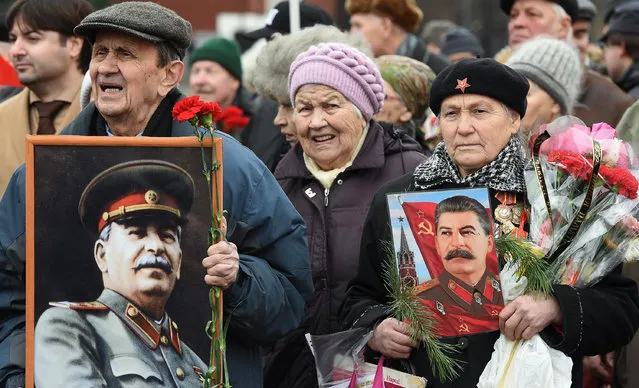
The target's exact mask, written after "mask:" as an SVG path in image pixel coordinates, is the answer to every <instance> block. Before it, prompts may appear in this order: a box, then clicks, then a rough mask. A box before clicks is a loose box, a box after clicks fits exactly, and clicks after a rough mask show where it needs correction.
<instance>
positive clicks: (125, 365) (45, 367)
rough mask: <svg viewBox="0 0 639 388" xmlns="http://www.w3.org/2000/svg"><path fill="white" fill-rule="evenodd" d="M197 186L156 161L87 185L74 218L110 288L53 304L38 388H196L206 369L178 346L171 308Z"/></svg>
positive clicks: (40, 338) (116, 170)
mask: <svg viewBox="0 0 639 388" xmlns="http://www.w3.org/2000/svg"><path fill="white" fill-rule="evenodd" d="M193 193H194V183H193V179H192V178H191V176H190V175H189V174H188V173H187V172H186V171H184V170H183V169H182V168H180V167H178V166H176V165H174V164H171V163H168V162H164V161H159V160H139V161H134V162H126V163H122V164H118V165H115V166H113V167H111V168H109V169H107V170H105V171H103V172H102V173H100V174H98V175H97V176H96V177H95V178H94V179H93V180H91V182H90V183H89V184H88V185H87V187H86V188H85V189H84V192H83V193H82V196H81V198H80V201H79V206H78V211H79V214H80V219H81V221H82V223H83V225H84V226H85V227H86V228H88V229H90V230H91V231H93V232H95V233H96V234H97V235H98V237H97V240H96V242H95V245H94V251H93V255H94V258H95V262H96V264H97V267H98V268H99V270H100V272H101V274H102V281H103V285H104V290H103V292H102V293H101V295H100V296H99V297H98V299H97V300H96V301H92V302H84V303H77V302H55V303H50V305H51V306H53V307H50V308H49V309H47V310H46V311H45V312H44V313H43V314H42V316H41V317H40V319H39V320H38V323H37V325H36V330H35V340H34V341H35V362H34V373H35V382H36V386H38V387H43V388H47V387H160V386H161V387H195V386H199V385H201V384H202V380H201V378H202V374H203V373H205V372H206V369H207V366H206V364H205V363H204V362H202V360H201V359H200V358H199V357H198V356H197V355H196V354H195V353H194V352H193V351H192V350H191V349H190V348H189V347H188V346H187V345H186V344H185V343H184V342H182V341H181V340H180V336H179V330H178V324H177V323H176V322H175V321H173V320H172V319H171V318H170V317H169V316H168V314H167V313H166V312H165V310H164V309H165V305H166V303H167V300H168V299H169V296H170V295H171V292H172V291H173V288H174V287H175V283H176V281H177V280H179V278H180V267H181V265H182V249H181V246H180V241H181V238H182V226H183V225H184V223H185V222H186V216H187V213H188V212H189V210H190V208H191V205H192V203H193V195H194V194H193Z"/></svg>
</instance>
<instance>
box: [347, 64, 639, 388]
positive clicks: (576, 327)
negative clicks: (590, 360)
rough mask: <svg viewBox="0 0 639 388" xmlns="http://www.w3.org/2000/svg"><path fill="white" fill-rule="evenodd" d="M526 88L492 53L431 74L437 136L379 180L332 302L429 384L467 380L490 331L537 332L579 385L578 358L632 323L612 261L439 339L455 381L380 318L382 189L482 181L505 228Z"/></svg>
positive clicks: (636, 318) (472, 380)
mask: <svg viewBox="0 0 639 388" xmlns="http://www.w3.org/2000/svg"><path fill="white" fill-rule="evenodd" d="M527 92H528V82H527V81H526V79H525V78H523V77H522V76H521V75H519V74H518V73H516V72H515V71H514V70H512V69H510V68H508V67H507V66H505V65H502V64H500V63H498V62H496V61H495V60H493V59H466V60H462V61H460V62H458V63H457V64H454V65H451V66H449V67H448V68H447V69H446V70H444V71H443V72H442V73H440V74H439V75H438V76H437V78H436V79H435V82H434V83H433V87H432V91H431V96H430V106H431V108H432V110H433V112H434V113H435V114H436V115H437V116H438V117H439V120H440V128H441V133H442V136H443V142H442V143H440V144H439V145H438V146H437V148H436V149H435V151H434V154H433V156H432V157H431V158H429V159H428V160H426V161H425V162H423V163H422V164H421V165H420V166H418V167H417V168H416V169H415V171H414V173H412V174H409V175H405V176H403V177H400V178H398V179H396V180H394V181H391V182H389V183H387V184H386V185H384V186H382V188H381V189H380V190H379V191H378V192H377V193H376V195H375V198H374V199H373V203H372V205H371V209H370V211H369V214H368V218H367V220H366V223H365V224H364V231H363V234H362V242H361V251H360V263H359V269H358V274H357V276H356V277H355V279H354V280H353V281H352V282H351V283H350V285H349V288H348V291H347V295H346V299H345V301H344V304H343V305H342V310H341V320H342V324H343V325H344V327H345V328H355V327H366V328H370V329H371V330H374V334H373V336H372V338H371V339H370V340H369V341H368V355H369V356H373V357H374V356H379V354H380V353H381V354H383V355H384V356H385V357H386V358H387V359H388V358H391V359H395V360H402V362H401V363H400V362H397V363H393V366H394V367H398V365H402V366H410V367H411V368H410V370H411V372H413V373H415V374H417V375H420V376H424V377H426V378H427V379H428V387H429V388H439V387H475V386H477V382H478V380H479V376H480V375H481V373H482V372H483V370H484V367H485V366H486V364H487V363H488V361H489V360H490V357H491V354H492V352H493V345H494V343H495V341H496V340H497V338H498V337H499V335H500V331H501V332H502V333H503V334H504V335H505V336H506V337H507V338H508V339H510V340H518V339H522V338H523V339H529V338H530V337H532V336H533V335H534V334H541V336H542V338H543V339H544V340H545V341H546V343H547V344H548V345H549V346H551V347H552V348H555V349H558V350H560V351H562V352H564V353H565V354H567V355H568V356H570V357H571V358H572V361H573V369H572V382H573V383H572V386H573V387H581V385H582V384H581V370H582V364H581V358H582V356H584V355H594V354H604V353H607V352H609V351H611V350H612V349H615V348H618V347H620V346H623V345H625V344H626V343H628V342H629V341H630V340H631V339H632V338H633V335H634V334H635V331H636V330H637V327H638V326H639V295H638V294H637V287H636V285H635V283H634V282H633V281H631V280H629V279H626V278H624V277H622V276H621V275H620V271H621V268H617V269H616V270H615V271H613V273H611V274H610V275H608V276H607V277H605V278H604V279H603V280H602V281H601V282H599V283H597V284H596V285H595V286H593V287H590V288H586V289H575V288H572V287H570V286H566V285H555V286H554V287H553V293H552V296H550V297H547V298H534V297H532V296H526V295H525V296H521V297H519V298H517V299H515V300H514V301H512V302H511V303H509V304H508V306H507V307H505V308H504V309H503V310H502V311H501V313H499V328H500V331H497V330H496V331H490V332H484V333H480V334H472V335H469V334H466V333H465V331H466V332H467V330H464V329H465V328H464V327H460V328H459V330H458V335H456V336H452V337H445V338H443V341H444V342H446V343H449V344H455V345H457V348H458V351H459V352H458V353H456V354H455V355H454V357H455V358H456V359H458V360H459V361H461V365H462V367H463V370H462V371H461V373H460V375H459V377H458V378H457V379H455V380H453V381H446V382H441V381H439V380H438V379H437V378H436V377H435V376H433V373H432V371H431V365H430V361H429V359H428V355H427V352H426V351H425V349H424V347H423V346H417V344H414V343H412V341H411V340H410V337H409V336H408V335H407V333H408V327H407V325H406V324H405V323H403V322H398V321H397V320H395V319H393V318H390V314H389V310H388V303H389V295H388V292H387V291H386V288H385V286H384V281H383V279H382V274H383V273H384V270H383V268H384V263H383V261H384V260H387V254H386V250H385V246H386V242H390V241H392V236H391V229H390V222H389V218H388V217H389V215H388V208H387V200H386V195H387V194H388V193H397V192H405V191H419V190H433V189H451V188H464V187H488V189H489V191H490V194H491V195H490V198H491V202H492V203H491V208H493V209H497V207H498V206H501V207H502V208H508V209H509V210H511V211H510V212H509V213H510V214H512V215H513V216H512V218H510V219H508V220H504V219H503V217H493V218H494V219H495V229H496V231H497V232H498V233H500V234H503V233H510V231H512V229H513V227H514V228H516V227H518V226H519V223H520V221H521V219H520V218H518V217H516V216H514V215H517V214H522V213H523V212H522V211H521V210H522V209H523V207H524V206H525V204H526V186H525V180H524V165H525V156H524V152H523V149H522V144H521V142H520V141H519V139H518V136H517V133H518V131H519V129H520V123H521V118H522V117H523V116H524V114H525V113H526V94H527ZM468 286H469V287H473V285H468ZM432 313H433V314H437V313H440V312H437V311H434V312H432ZM460 326H461V325H460ZM407 361H408V362H407Z"/></svg>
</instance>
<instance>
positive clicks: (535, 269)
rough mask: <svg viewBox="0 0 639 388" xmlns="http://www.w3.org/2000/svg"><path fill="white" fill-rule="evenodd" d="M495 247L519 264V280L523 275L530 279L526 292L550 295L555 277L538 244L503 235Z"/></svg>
mask: <svg viewBox="0 0 639 388" xmlns="http://www.w3.org/2000/svg"><path fill="white" fill-rule="evenodd" d="M495 248H496V250H497V254H498V255H499V256H500V257H504V258H506V260H507V261H509V262H512V263H517V264H518V265H519V269H518V270H517V280H519V279H521V277H522V276H525V277H526V279H528V285H527V286H526V289H525V290H524V294H542V295H550V293H551V292H552V278H553V277H552V274H551V271H550V269H549V267H550V266H549V265H548V262H547V261H546V260H544V257H545V255H544V252H543V251H542V250H541V249H540V248H539V247H538V246H537V245H535V244H533V243H531V242H529V241H523V240H519V239H517V238H515V237H511V236H508V235H502V236H500V237H498V238H496V239H495Z"/></svg>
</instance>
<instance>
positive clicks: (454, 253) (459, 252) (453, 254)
mask: <svg viewBox="0 0 639 388" xmlns="http://www.w3.org/2000/svg"><path fill="white" fill-rule="evenodd" d="M457 257H460V258H462V259H468V260H475V256H474V255H473V254H472V253H471V252H470V251H469V250H466V249H460V248H457V249H453V250H451V251H448V253H447V254H446V256H445V257H444V260H447V261H448V260H452V259H455V258H457Z"/></svg>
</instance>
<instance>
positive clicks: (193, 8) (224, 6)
mask: <svg viewBox="0 0 639 388" xmlns="http://www.w3.org/2000/svg"><path fill="white" fill-rule="evenodd" d="M123 1H126V0H112V2H113V3H121V2H123ZM155 2H156V3H158V4H160V5H163V6H165V7H167V8H170V9H172V10H174V11H175V12H177V13H178V14H180V16H182V17H183V18H185V19H187V20H188V21H189V22H191V24H192V25H193V29H194V30H214V29H215V19H216V15H217V14H218V13H220V12H256V13H266V12H267V11H268V9H264V0H232V1H228V0H199V1H197V0H155ZM307 2H308V3H312V4H317V5H319V6H320V7H322V8H324V9H325V10H327V11H328V12H329V13H330V14H331V15H332V16H333V17H335V8H336V3H337V1H336V0H307Z"/></svg>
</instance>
